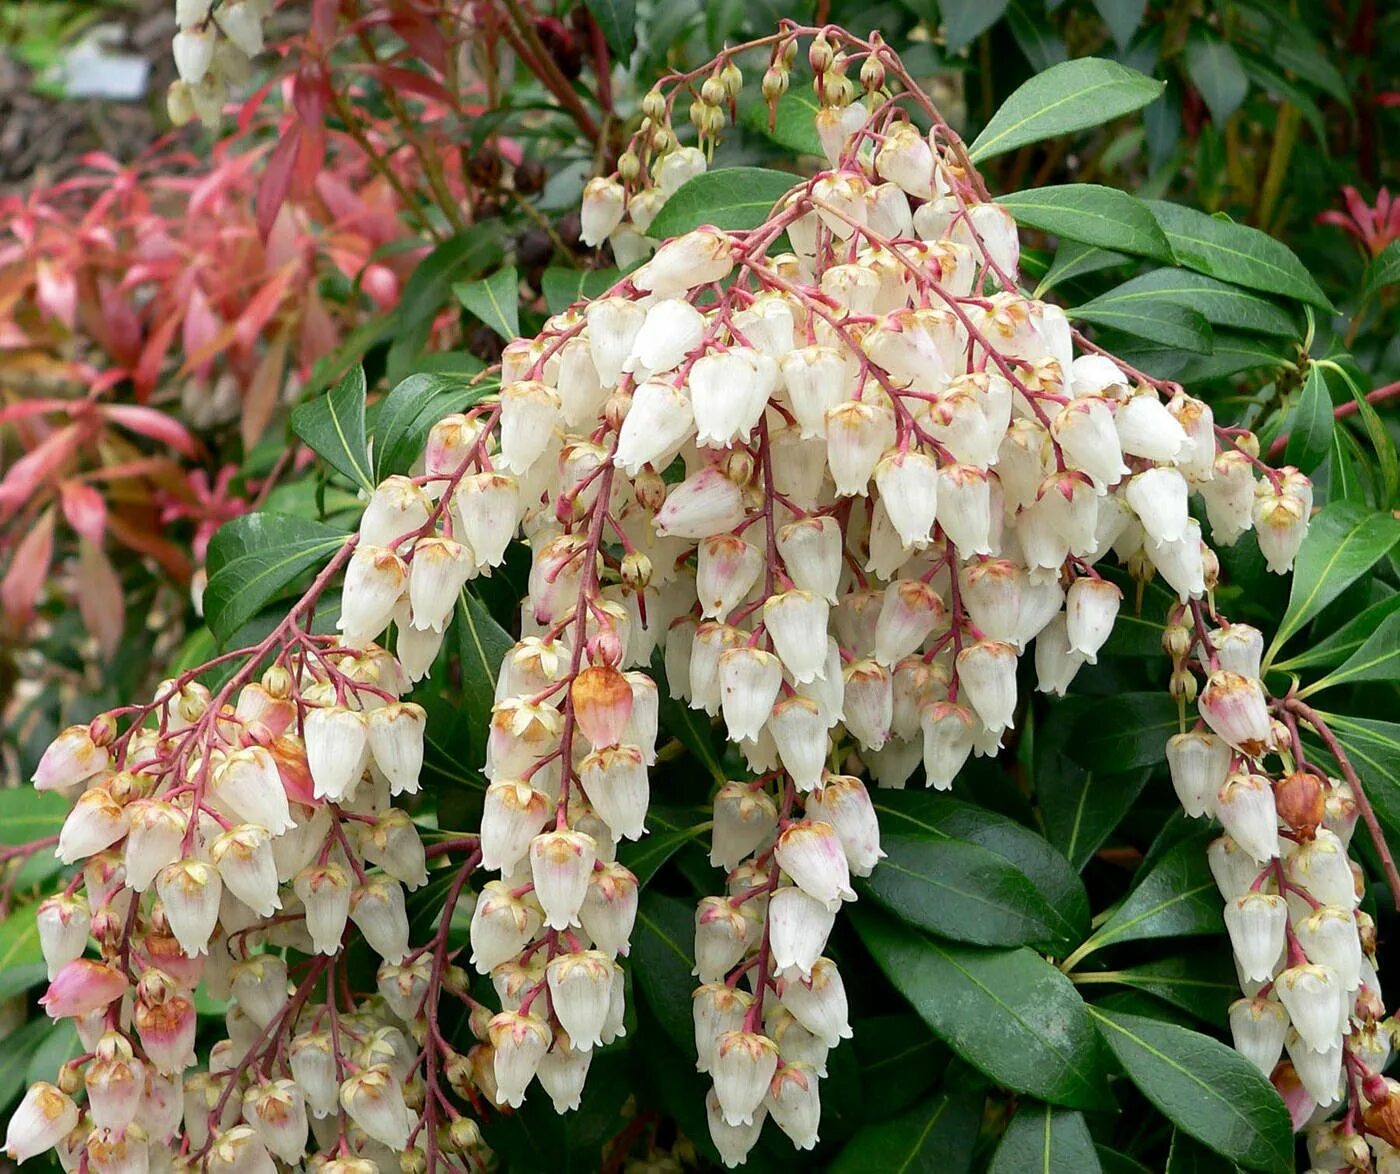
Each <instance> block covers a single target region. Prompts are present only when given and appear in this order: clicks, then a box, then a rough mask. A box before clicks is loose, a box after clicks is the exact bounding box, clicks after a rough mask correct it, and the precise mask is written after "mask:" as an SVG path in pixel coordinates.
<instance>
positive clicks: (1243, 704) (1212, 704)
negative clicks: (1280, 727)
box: [1200, 669, 1270, 758]
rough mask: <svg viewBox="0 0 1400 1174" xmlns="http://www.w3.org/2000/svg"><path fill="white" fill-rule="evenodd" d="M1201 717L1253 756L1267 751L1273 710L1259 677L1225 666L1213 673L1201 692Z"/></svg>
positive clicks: (1213, 728) (1234, 745)
mask: <svg viewBox="0 0 1400 1174" xmlns="http://www.w3.org/2000/svg"><path fill="white" fill-rule="evenodd" d="M1200 710H1201V717H1203V718H1204V719H1205V722H1206V724H1207V725H1208V726H1210V728H1211V729H1212V730H1214V731H1215V733H1217V734H1219V735H1220V737H1222V738H1224V739H1225V741H1226V742H1228V743H1229V744H1230V745H1231V746H1233V747H1234V748H1235V749H1236V750H1238V751H1240V752H1241V753H1242V754H1246V755H1248V756H1249V757H1250V758H1259V757H1261V756H1262V755H1263V754H1264V753H1265V752H1267V750H1268V748H1269V743H1270V727H1269V710H1268V704H1267V703H1266V701H1265V700H1264V687H1263V686H1262V685H1261V684H1260V683H1259V680H1258V679H1257V678H1253V677H1242V676H1240V674H1239V673H1232V672H1228V671H1226V670H1224V669H1220V670H1217V671H1216V672H1213V673H1211V674H1210V678H1209V679H1208V680H1207V681H1206V687H1205V689H1204V690H1203V691H1202V692H1201V700H1200Z"/></svg>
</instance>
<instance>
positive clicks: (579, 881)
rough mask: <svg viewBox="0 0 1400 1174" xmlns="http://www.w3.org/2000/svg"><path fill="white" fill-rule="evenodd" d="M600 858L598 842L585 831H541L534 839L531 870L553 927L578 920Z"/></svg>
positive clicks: (563, 926)
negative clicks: (589, 880)
mask: <svg viewBox="0 0 1400 1174" xmlns="http://www.w3.org/2000/svg"><path fill="white" fill-rule="evenodd" d="M597 858H598V843H597V841H596V840H595V839H594V838H593V837H592V836H590V835H588V834H587V833H586V832H579V831H568V830H560V831H553V832H542V833H540V834H539V835H538V836H536V837H535V838H534V840H532V841H531V843H530V872H531V876H532V877H533V879H534V885H535V896H536V897H537V898H538V900H539V903H540V907H541V908H542V909H543V910H544V917H545V922H546V924H547V925H548V926H549V928H550V929H559V930H562V929H568V928H569V926H571V925H578V924H579V910H580V908H581V907H582V906H583V899H584V897H585V896H587V893H588V878H589V876H591V875H592V872H593V863H594V861H595V860H597Z"/></svg>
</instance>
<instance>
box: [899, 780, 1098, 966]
mask: <svg viewBox="0 0 1400 1174" xmlns="http://www.w3.org/2000/svg"><path fill="white" fill-rule="evenodd" d="M875 810H876V811H877V812H878V813H879V816H880V824H881V827H882V828H884V830H885V832H886V833H887V834H893V835H899V834H904V835H912V836H918V837H920V838H922V839H931V838H946V839H949V840H955V841H960V842H963V843H967V844H971V845H975V846H977V847H979V848H984V849H986V850H987V851H988V852H992V853H995V854H996V855H997V856H1000V857H1001V858H1002V859H1003V860H1005V861H1006V862H1007V863H1008V864H1010V865H1011V866H1012V867H1014V868H1015V869H1017V870H1018V871H1019V872H1021V873H1023V874H1024V875H1025V876H1026V877H1028V878H1029V879H1030V881H1031V883H1032V884H1033V885H1035V887H1036V889H1037V890H1038V891H1039V892H1040V895H1041V896H1042V897H1044V898H1045V903H1046V905H1048V906H1049V908H1050V911H1051V915H1052V917H1053V918H1054V922H1053V924H1054V927H1055V935H1056V938H1057V939H1060V940H1068V941H1078V940H1080V938H1082V937H1083V934H1084V932H1085V931H1086V930H1087V928H1088V925H1089V898H1088V895H1087V894H1086V893H1085V892H1084V885H1083V883H1082V882H1081V881H1080V879H1079V877H1078V876H1077V875H1076V873H1075V870H1074V869H1073V868H1071V867H1070V863H1069V861H1068V860H1066V859H1065V858H1064V857H1063V856H1062V855H1060V853H1059V852H1057V851H1056V850H1055V848H1053V847H1052V846H1051V845H1050V844H1048V843H1047V842H1046V841H1045V839H1044V838H1043V837H1042V836H1038V835H1036V833H1035V832H1033V831H1031V830H1030V829H1029V828H1026V827H1023V826H1022V825H1021V824H1019V823H1017V822H1016V821H1015V820H1013V819H1008V818H1007V817H1006V816H1004V815H998V814H997V813H996V812H994V811H988V810H987V809H986V808H985V807H978V806H975V805H974V804H971V803H964V802H962V801H961V800H958V799H954V798H952V797H951V796H948V795H939V794H937V793H936V792H933V791H885V790H882V791H878V792H877V793H876V796H875ZM877 871H878V870H877Z"/></svg>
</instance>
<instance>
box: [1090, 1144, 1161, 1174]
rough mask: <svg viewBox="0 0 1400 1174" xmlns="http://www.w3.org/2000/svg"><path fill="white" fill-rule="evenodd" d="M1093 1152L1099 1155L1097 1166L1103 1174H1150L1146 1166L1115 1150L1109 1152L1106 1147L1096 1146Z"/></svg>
mask: <svg viewBox="0 0 1400 1174" xmlns="http://www.w3.org/2000/svg"><path fill="white" fill-rule="evenodd" d="M1094 1150H1095V1152H1096V1153H1097V1154H1098V1155H1099V1166H1100V1167H1101V1168H1102V1170H1103V1174H1152V1172H1151V1171H1150V1170H1148V1168H1147V1167H1146V1166H1144V1165H1143V1164H1142V1163H1141V1162H1139V1161H1137V1160H1136V1159H1135V1158H1130V1157H1128V1155H1127V1154H1120V1153H1119V1152H1118V1151H1117V1150H1111V1149H1109V1148H1108V1146H1106V1145H1096V1146H1094Z"/></svg>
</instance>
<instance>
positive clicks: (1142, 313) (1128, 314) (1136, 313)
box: [1065, 297, 1215, 355]
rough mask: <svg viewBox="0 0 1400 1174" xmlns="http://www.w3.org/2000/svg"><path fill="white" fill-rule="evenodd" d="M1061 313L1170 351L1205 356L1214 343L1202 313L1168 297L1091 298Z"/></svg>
mask: <svg viewBox="0 0 1400 1174" xmlns="http://www.w3.org/2000/svg"><path fill="white" fill-rule="evenodd" d="M1065 312H1066V313H1067V314H1068V315H1069V317H1070V318H1072V319H1074V320H1075V321H1079V322H1089V323H1092V324H1093V325H1095V326H1107V327H1108V328H1110V329H1111V330H1119V331H1122V332H1123V333H1124V334H1131V335H1134V336H1135V337H1137V338H1145V339H1147V341H1148V342H1155V343H1159V344H1161V345H1162V346H1165V347H1171V348H1172V349H1173V350H1178V351H1190V352H1192V353H1195V354H1203V355H1206V354H1210V352H1211V351H1212V350H1213V349H1214V346H1215V340H1214V332H1213V331H1212V330H1211V328H1210V323H1209V322H1207V321H1206V318H1205V315H1204V314H1202V313H1201V312H1200V311H1198V310H1193V309H1192V308H1191V307H1190V306H1183V305H1181V304H1180V303H1178V302H1174V301H1172V300H1171V299H1169V298H1157V297H1145V298H1141V299H1136V300H1134V301H1131V302H1114V301H1102V300H1101V299H1099V298H1092V299H1091V300H1089V301H1087V302H1084V303H1083V304H1082V305H1079V306H1076V307H1074V309H1072V310H1066V311H1065Z"/></svg>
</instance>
